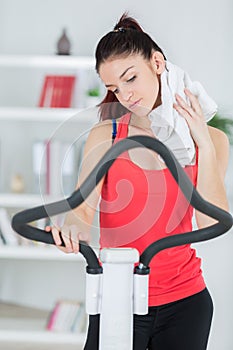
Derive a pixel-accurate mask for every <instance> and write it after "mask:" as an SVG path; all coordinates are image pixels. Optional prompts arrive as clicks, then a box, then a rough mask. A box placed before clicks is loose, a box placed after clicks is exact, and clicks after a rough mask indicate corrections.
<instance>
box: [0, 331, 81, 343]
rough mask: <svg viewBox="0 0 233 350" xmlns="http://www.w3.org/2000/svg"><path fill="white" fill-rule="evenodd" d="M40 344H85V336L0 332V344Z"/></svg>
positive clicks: (40, 332)
mask: <svg viewBox="0 0 233 350" xmlns="http://www.w3.org/2000/svg"><path fill="white" fill-rule="evenodd" d="M12 340H14V342H23V343H36V344H38V343H40V344H56V343H59V344H84V341H85V334H69V333H52V332H48V331H47V332H46V331H11V330H0V342H10V343H11V342H12Z"/></svg>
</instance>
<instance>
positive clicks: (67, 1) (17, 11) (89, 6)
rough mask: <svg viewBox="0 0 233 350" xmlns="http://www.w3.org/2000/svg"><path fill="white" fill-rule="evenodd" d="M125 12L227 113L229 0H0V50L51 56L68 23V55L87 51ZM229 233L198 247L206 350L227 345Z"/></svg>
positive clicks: (231, 107)
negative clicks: (207, 293) (207, 325)
mask: <svg viewBox="0 0 233 350" xmlns="http://www.w3.org/2000/svg"><path fill="white" fill-rule="evenodd" d="M125 10H129V11H130V14H131V15H133V16H135V17H136V18H137V19H138V20H139V21H140V23H141V24H142V25H143V27H144V29H145V30H146V31H147V32H148V33H150V34H151V35H152V36H153V38H154V39H155V41H157V42H158V44H159V45H160V46H161V47H162V48H163V49H164V52H165V53H166V55H167V57H168V59H169V60H171V61H173V62H174V63H176V64H178V65H180V66H181V67H183V68H185V69H186V70H187V71H188V72H189V73H190V75H191V77H192V78H193V79H194V80H200V81H201V82H202V83H203V85H204V86H205V87H206V89H207V91H208V92H209V94H210V95H211V96H212V97H213V98H214V99H215V100H216V102H217V103H218V104H219V108H220V111H222V112H223V113H224V115H225V116H228V117H232V118H233V112H232V111H233V69H232V62H233V48H232V47H233V45H232V34H233V22H232V15H233V11H232V10H233V2H232V1H231V0H221V1H219V0H213V1H212V0H206V1H203V0H196V1H192V2H188V3H187V1H185V0H176V1H172V0H171V1H168V0H163V1H155V0H150V1H149V0H148V1H144V2H141V1H135V0H124V1H123V0H118V1H107V0H98V1H89V2H84V1H83V0H40V1H36V0H20V1H19V0H0V54H54V53H55V50H56V48H55V43H56V41H57V39H58V37H59V35H60V32H61V30H62V28H63V27H67V30H68V34H69V36H70V38H71V40H72V53H73V54H74V55H92V54H93V52H94V48H95V46H96V43H97V41H98V40H99V38H100V36H102V35H103V34H105V33H106V32H107V31H109V30H111V29H112V27H113V25H114V23H115V22H116V21H117V19H118V17H119V16H120V15H121V13H122V12H123V11H125ZM232 168H233V158H232V157H231V164H230V168H229V171H228V179H227V186H228V191H229V194H231V196H232V193H233V189H232V175H231V174H232ZM232 198H233V196H232V197H231V201H233V199H232ZM231 209H232V211H233V205H232V202H231ZM231 233H232V232H231ZM231 233H228V234H227V235H226V236H224V237H220V238H218V239H216V240H215V241H213V242H209V243H205V244H201V245H198V252H199V254H200V255H201V256H202V257H203V270H204V273H205V276H206V280H207V282H208V285H209V287H210V290H211V293H212V295H213V298H214V301H215V316H214V324H213V328H212V335H211V341H210V346H209V350H219V349H221V350H232V349H233V337H232V331H231V327H232V324H233V316H232V315H233V303H232V295H233V282H232V281H233V280H232V275H233V274H232V272H233V259H232V243H233V239H232V235H231ZM194 327H195V325H194Z"/></svg>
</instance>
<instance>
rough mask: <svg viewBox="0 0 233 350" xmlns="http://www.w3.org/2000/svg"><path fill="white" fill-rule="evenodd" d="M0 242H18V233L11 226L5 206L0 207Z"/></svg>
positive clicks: (10, 243) (16, 243)
mask: <svg viewBox="0 0 233 350" xmlns="http://www.w3.org/2000/svg"><path fill="white" fill-rule="evenodd" d="M0 244H2V245H18V244H19V241H18V235H17V234H16V233H15V231H14V230H13V229H12V227H11V221H10V216H9V214H8V212H7V210H6V209H5V208H0Z"/></svg>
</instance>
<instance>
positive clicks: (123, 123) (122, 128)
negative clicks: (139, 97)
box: [115, 113, 131, 141]
mask: <svg viewBox="0 0 233 350" xmlns="http://www.w3.org/2000/svg"><path fill="white" fill-rule="evenodd" d="M130 117H131V113H127V114H124V115H123V116H122V117H121V118H120V119H119V121H118V126H117V134H116V137H115V141H117V140H119V139H123V138H125V137H127V136H128V126H129V122H130Z"/></svg>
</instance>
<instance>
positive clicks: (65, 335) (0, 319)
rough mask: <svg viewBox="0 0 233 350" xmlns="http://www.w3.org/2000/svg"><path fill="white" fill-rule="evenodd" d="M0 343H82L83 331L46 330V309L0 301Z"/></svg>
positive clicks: (47, 312)
mask: <svg viewBox="0 0 233 350" xmlns="http://www.w3.org/2000/svg"><path fill="white" fill-rule="evenodd" d="M0 311H1V313H0V343H1V342H7V343H12V342H15V343H16V342H17V343H18V342H20V343H22V342H23V343H25V344H26V343H37V344H46V343H47V344H55V343H60V344H83V343H84V341H85V334H84V333H77V334H75V333H70V332H61V333H58V332H51V331H47V330H46V323H47V320H48V317H49V313H50V312H49V311H48V310H41V309H36V308H32V307H26V306H22V305H17V304H8V303H0Z"/></svg>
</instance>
